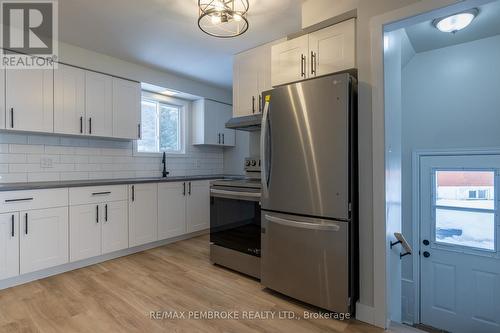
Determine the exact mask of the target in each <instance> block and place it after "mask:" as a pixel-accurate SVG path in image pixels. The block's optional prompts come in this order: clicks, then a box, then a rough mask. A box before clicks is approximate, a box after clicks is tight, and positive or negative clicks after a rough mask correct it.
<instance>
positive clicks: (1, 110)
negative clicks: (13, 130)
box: [0, 68, 6, 129]
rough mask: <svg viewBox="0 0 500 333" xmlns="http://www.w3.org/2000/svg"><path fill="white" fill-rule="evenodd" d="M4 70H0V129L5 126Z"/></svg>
mask: <svg viewBox="0 0 500 333" xmlns="http://www.w3.org/2000/svg"><path fill="white" fill-rule="evenodd" d="M5 116H6V114H5V69H4V68H0V128H2V129H3V128H6V126H5V121H6V119H5Z"/></svg>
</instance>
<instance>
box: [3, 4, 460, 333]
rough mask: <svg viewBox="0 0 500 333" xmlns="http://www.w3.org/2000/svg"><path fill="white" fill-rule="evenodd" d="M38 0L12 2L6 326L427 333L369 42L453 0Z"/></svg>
mask: <svg viewBox="0 0 500 333" xmlns="http://www.w3.org/2000/svg"><path fill="white" fill-rule="evenodd" d="M42 2H43V4H41V3H36V2H33V3H23V4H20V3H19V2H18V1H4V2H3V3H2V11H3V16H2V18H4V23H3V25H2V27H3V29H4V30H3V36H8V38H7V37H4V40H3V43H4V44H2V52H3V53H2V57H3V64H4V67H2V68H1V69H0V75H1V76H2V78H0V85H1V86H0V202H1V203H2V204H1V205H0V233H1V236H0V249H1V251H0V307H1V308H2V314H0V332H4V331H5V332H16V331H33V332H59V331H61V332H73V331H75V332H76V331H96V332H100V331H123V332H143V331H152V332H156V331H158V332H161V331H187V332H197V331H200V332H212V331H214V332H216V331H259V332H260V331H262V332H264V331H269V332H278V331H291V332H368V333H369V332H382V331H384V330H386V329H388V330H389V331H390V332H419V330H418V329H416V328H414V327H411V326H413V323H410V322H408V321H405V320H402V319H401V316H398V315H397V313H398V312H397V311H398V310H396V311H395V310H394V309H395V308H397V309H399V311H401V310H400V309H401V308H402V307H403V305H402V304H401V303H402V298H401V291H400V290H399V289H398V290H395V289H392V288H391V284H390V281H391V279H394V278H396V279H401V276H400V275H397V274H396V273H394V272H395V271H396V270H397V269H398V267H400V266H401V262H403V257H399V255H403V254H404V252H403V251H405V249H404V248H402V247H401V246H407V248H406V250H407V252H406V254H404V256H407V257H406V258H405V259H404V260H410V259H408V257H411V256H410V254H413V250H412V249H411V245H408V242H407V241H406V239H404V236H403V234H402V233H400V232H396V231H398V230H395V229H394V230H393V229H391V228H390V226H389V225H387V226H384V228H383V229H380V228H379V229H377V228H376V225H377V223H378V222H377V220H375V219H374V217H373V216H372V215H374V214H375V210H376V209H378V208H379V206H375V202H376V200H377V198H378V197H377V195H376V193H379V192H377V191H375V188H376V185H377V182H378V181H379V179H378V178H377V177H376V173H375V170H376V169H375V162H376V158H377V156H376V155H375V152H374V151H372V148H373V149H374V147H375V144H376V142H377V141H375V140H373V142H372V134H373V137H374V138H375V136H376V135H378V133H379V132H377V131H375V130H374V129H375V123H374V124H372V123H371V122H372V115H371V111H372V106H371V98H372V96H376V94H377V93H378V92H379V91H384V89H383V88H382V89H381V90H377V89H376V88H377V86H376V84H375V78H377V76H376V75H373V78H374V83H373V85H372V86H370V82H371V81H370V78H369V76H370V73H371V72H375V69H374V68H372V66H374V65H371V63H372V62H373V63H375V62H374V60H375V59H376V58H375V57H376V54H377V53H376V52H371V51H373V50H371V49H370V47H376V46H374V45H378V44H376V43H375V42H373V41H372V45H371V46H370V42H369V39H370V36H372V37H373V36H378V35H376V34H374V31H375V30H376V29H375V28H374V24H375V23H373V22H379V21H377V20H380V19H381V18H384V17H386V16H388V15H394V17H399V16H397V15H402V14H400V13H402V12H404V13H405V14H404V15H406V16H405V17H412V16H415V15H418V14H420V13H422V12H427V11H432V10H441V11H445V10H446V8H448V7H447V6H449V5H450V6H451V4H450V3H451V2H453V1H448V0H439V1H437V2H436V1H434V2H429V1H424V2H425V5H422V6H423V7H419V4H418V1H414V0H406V1H403V2H394V1H391V0H380V1H377V2H378V4H374V2H369V1H356V0H338V1H330V0H301V1H299V0H297V1H295V0H279V1H273V2H268V3H262V2H261V1H257V0H255V1H254V0H248V1H247V0H199V1H195V0H191V1H173V2H165V1H149V0H148V1H143V2H135V1H130V0H126V1H118V0H111V1H106V2H105V3H101V2H98V1H95V0H90V1H80V0H59V1H57V2H56V1H52V0H47V1H42ZM30 6H31V7H30ZM443 8H444V9H443ZM453 10H455V9H453V8H448V11H453ZM23 11H24V14H22V13H23ZM6 13H8V14H9V15H7V14H6ZM30 15H34V18H36V20H35V19H34V18H32V17H31V16H30ZM384 15H385V16H384ZM436 15H437V14H436ZM441 16H443V17H444V16H445V15H443V14H441ZM26 18H28V19H26ZM47 18H50V19H47ZM89 18H92V24H89V20H90V19H89ZM32 19H34V21H38V23H39V24H38V26H36V27H35V25H36V24H34V23H33V22H34V21H32ZM45 19H47V20H45ZM391 19H392V16H391ZM25 21H26V22H25ZM394 21H396V20H394ZM391 22H392V21H391ZM47 24H48V25H47ZM379 37H380V38H379V39H377V43H378V42H380V43H381V44H380V45H382V46H384V42H385V40H384V36H383V34H380V36H379ZM16 38H18V39H19V40H16ZM373 38H375V37H373ZM26 44H27V45H26ZM32 44H36V45H35V46H32ZM44 47H47V49H48V50H45V49H44ZM380 53H383V52H380ZM30 55H36V59H40V61H39V62H37V63H36V64H35V65H33V64H31V67H33V66H38V68H36V69H34V68H29V67H30V66H28V65H26V64H27V62H26V61H28V60H29V59H32V58H31V56H30ZM372 57H373V58H372ZM372 94H373V95H372ZM376 101H377V100H376V99H374V103H373V107H374V108H375V103H376ZM376 120H377V118H376V117H375V116H374V118H373V121H374V122H375V121H376ZM372 125H373V127H372ZM372 164H373V168H372ZM388 176H390V174H389V175H388ZM384 177H385V176H384ZM384 179H385V178H384ZM372 206H373V207H372ZM371 209H373V212H371V211H370V210H371ZM386 228H387V233H385V230H386ZM382 230H383V231H384V241H383V242H380V238H377V237H378V236H377V235H378V234H379V232H381V231H382ZM389 231H390V232H389ZM392 231H395V232H392ZM399 231H400V230H399ZM385 237H387V239H385ZM412 245H413V244H412ZM382 246H383V248H384V249H385V251H376V250H375V249H381V248H382ZM390 251H392V252H390ZM415 251H416V249H415ZM386 252H387V253H386ZM381 255H382V256H383V259H380V256H381ZM393 255H394V256H396V255H397V256H398V258H397V262H396V263H394V264H393V262H392V257H391V256H393ZM380 260H383V265H382V264H381V261H380ZM399 274H401V272H399ZM381 295H383V296H381ZM394 299H396V300H394ZM403 322H404V323H405V324H408V325H403V324H402V323H403ZM418 328H420V329H424V330H430V331H432V328H426V327H421V326H419V327H418Z"/></svg>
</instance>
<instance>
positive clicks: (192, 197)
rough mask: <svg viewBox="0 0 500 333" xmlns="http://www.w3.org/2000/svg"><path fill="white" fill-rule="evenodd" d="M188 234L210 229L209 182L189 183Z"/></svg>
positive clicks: (187, 206) (187, 205)
mask: <svg viewBox="0 0 500 333" xmlns="http://www.w3.org/2000/svg"><path fill="white" fill-rule="evenodd" d="M187 187H188V189H187V192H188V197H187V203H186V215H187V232H195V231H200V230H205V229H208V228H209V227H210V185H209V182H208V181H197V182H188V183H187Z"/></svg>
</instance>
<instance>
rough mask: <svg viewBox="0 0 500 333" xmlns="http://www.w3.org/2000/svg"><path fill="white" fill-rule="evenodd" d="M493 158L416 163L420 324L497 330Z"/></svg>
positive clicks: (485, 332) (498, 262)
mask: <svg viewBox="0 0 500 333" xmlns="http://www.w3.org/2000/svg"><path fill="white" fill-rule="evenodd" d="M499 172H500V156H495V155H490V156H481V155H475V156H439V157H436V156H433V157H429V156H427V157H421V159H420V190H421V194H420V230H421V231H420V253H421V256H420V266H421V268H420V269H421V271H420V279H421V281H420V284H421V322H422V323H423V324H425V325H428V326H432V327H435V328H438V329H442V330H446V331H450V332H453V333H470V332H481V333H493V332H496V333H498V332H500V256H499V251H498V249H499V241H498V238H497V235H498V231H499V230H500V225H499V219H498V203H499V202H498V194H499V191H498V188H499Z"/></svg>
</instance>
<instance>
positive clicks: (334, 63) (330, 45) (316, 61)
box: [309, 19, 356, 77]
mask: <svg viewBox="0 0 500 333" xmlns="http://www.w3.org/2000/svg"><path fill="white" fill-rule="evenodd" d="M309 49H310V52H309V57H310V64H309V76H311V77H313V76H320V75H326V74H330V73H335V72H339V71H343V70H346V69H352V68H355V67H356V52H355V50H356V19H351V20H348V21H345V22H342V23H339V24H336V25H333V26H331V27H328V28H325V29H321V30H318V31H315V32H313V33H311V34H310V35H309Z"/></svg>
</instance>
